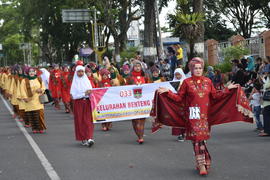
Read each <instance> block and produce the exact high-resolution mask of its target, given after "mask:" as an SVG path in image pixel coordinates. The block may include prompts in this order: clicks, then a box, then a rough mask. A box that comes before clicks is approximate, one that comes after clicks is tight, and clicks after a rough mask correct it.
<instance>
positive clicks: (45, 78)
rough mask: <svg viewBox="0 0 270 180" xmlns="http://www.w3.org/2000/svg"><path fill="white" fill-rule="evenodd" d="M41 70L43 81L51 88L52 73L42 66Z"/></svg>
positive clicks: (47, 87)
mask: <svg viewBox="0 0 270 180" xmlns="http://www.w3.org/2000/svg"><path fill="white" fill-rule="evenodd" d="M40 71H41V72H42V74H41V75H40V77H41V79H42V81H43V82H44V84H45V87H46V89H49V79H50V73H49V71H48V70H47V69H45V68H41V69H40Z"/></svg>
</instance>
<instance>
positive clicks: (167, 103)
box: [151, 77, 253, 141]
mask: <svg viewBox="0 0 270 180" xmlns="http://www.w3.org/2000/svg"><path fill="white" fill-rule="evenodd" d="M194 80H196V81H198V80H201V81H204V82H205V83H204V88H205V89H204V91H203V92H201V91H200V92H201V93H205V94H204V96H203V97H199V96H198V91H197V90H198V89H199V90H200V88H202V83H200V84H197V85H198V86H199V87H198V88H197V89H196V88H195V87H194V83H193V82H192V81H194ZM189 107H199V108H200V119H190V116H189ZM209 107H211V108H209ZM239 108H240V109H242V112H240V111H239V110H240V109H239ZM244 111H245V114H246V115H247V114H248V113H250V112H251V109H250V107H249V104H248V100H247V98H246V96H245V94H244V92H243V91H242V89H241V88H239V89H233V90H230V91H229V90H228V89H225V90H224V91H217V90H216V89H215V88H214V87H213V84H212V82H211V80H210V79H208V78H205V77H202V78H200V79H198V78H197V79H196V78H195V79H194V78H188V79H186V80H185V81H184V82H183V84H182V86H181V88H180V90H179V91H178V93H177V94H173V93H172V92H170V93H163V94H158V93H156V94H155V99H154V105H153V109H152V111H151V115H152V116H155V117H156V119H155V123H153V127H152V131H153V132H154V131H156V130H158V129H159V128H160V124H164V125H167V126H173V127H184V128H186V134H187V139H188V140H194V141H201V140H207V139H208V138H209V137H210V129H211V126H213V125H217V124H224V123H229V122H235V121H244V122H250V123H252V122H253V118H250V117H251V116H249V117H248V116H245V115H244Z"/></svg>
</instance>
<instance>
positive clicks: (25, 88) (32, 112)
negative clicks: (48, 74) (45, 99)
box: [20, 67, 46, 133]
mask: <svg viewBox="0 0 270 180" xmlns="http://www.w3.org/2000/svg"><path fill="white" fill-rule="evenodd" d="M26 72H27V77H26V78H25V79H24V80H23V81H22V83H21V94H20V95H21V99H23V100H24V102H25V115H26V116H27V119H28V120H29V122H30V124H31V127H32V132H33V133H44V130H45V129H46V125H45V120H44V105H43V104H41V103H40V101H39V96H40V95H42V94H43V93H44V92H45V85H44V83H43V82H42V80H41V78H39V77H37V76H36V69H34V68H33V67H29V68H27V70H26Z"/></svg>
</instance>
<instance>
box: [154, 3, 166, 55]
mask: <svg viewBox="0 0 270 180" xmlns="http://www.w3.org/2000/svg"><path fill="white" fill-rule="evenodd" d="M158 2H159V1H158V0H156V2H155V8H156V21H157V26H158V37H159V38H158V42H159V47H158V48H159V51H158V52H159V54H158V57H159V58H162V59H163V58H164V47H163V41H162V36H161V27H160V20H159V11H158Z"/></svg>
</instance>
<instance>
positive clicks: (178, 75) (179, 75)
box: [172, 68, 186, 142]
mask: <svg viewBox="0 0 270 180" xmlns="http://www.w3.org/2000/svg"><path fill="white" fill-rule="evenodd" d="M185 79H186V75H185V73H184V71H183V70H182V69H181V68H177V69H175V71H174V77H173V81H180V84H179V86H178V88H177V90H179V89H180V87H181V84H182V82H183V81H184V80H185ZM172 135H173V136H177V140H178V141H179V142H184V139H185V129H183V128H179V127H172Z"/></svg>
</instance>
